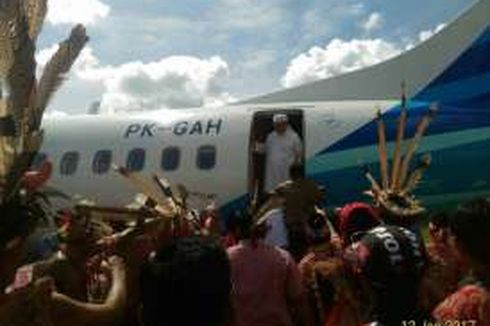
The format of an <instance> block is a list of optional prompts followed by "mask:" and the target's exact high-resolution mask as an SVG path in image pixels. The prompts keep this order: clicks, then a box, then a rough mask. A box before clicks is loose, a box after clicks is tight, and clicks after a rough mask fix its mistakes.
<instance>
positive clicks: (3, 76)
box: [0, 0, 88, 240]
mask: <svg viewBox="0 0 490 326" xmlns="http://www.w3.org/2000/svg"><path fill="white" fill-rule="evenodd" d="M46 11H47V0H5V1H1V2H0V87H1V88H0V89H1V98H0V209H2V214H1V216H0V227H1V228H3V229H5V228H6V227H7V226H9V225H14V224H23V223H25V221H22V218H20V217H19V216H15V215H16V214H15V213H8V212H6V210H5V209H4V208H8V207H17V206H29V203H30V201H31V200H32V197H33V196H32V195H33V194H32V193H29V190H32V189H29V185H26V184H25V177H24V175H25V173H26V171H27V170H28V169H29V167H30V166H31V164H32V161H33V158H34V156H35V155H36V154H37V152H38V151H39V149H40V147H41V144H42V140H43V132H42V130H41V129H40V127H41V120H42V116H43V113H44V111H45V109H46V107H47V105H48V103H49V101H50V99H51V98H52V96H53V94H54V92H55V91H56V90H57V89H58V88H59V87H60V85H61V83H62V82H63V79H64V76H65V74H66V73H67V72H68V70H69V69H70V67H71V66H72V64H73V63H74V61H75V59H76V58H77V56H78V55H79V54H80V51H81V50H82V48H83V46H84V45H85V43H86V42H87V40H88V37H87V36H86V33H85V28H84V27H83V26H81V25H78V26H76V27H75V28H73V30H72V32H71V35H70V37H69V38H68V39H67V40H66V41H64V42H63V43H61V44H60V45H59V48H58V50H57V52H56V53H55V54H54V56H53V57H52V58H51V60H50V61H49V62H48V63H47V64H46V66H45V69H44V73H43V74H42V76H41V78H40V80H39V82H37V81H36V76H35V72H36V62H35V58H34V54H35V49H36V46H35V43H36V40H37V37H38V34H39V32H40V31H41V27H42V25H43V22H44V18H45V15H46ZM14 211H15V209H14ZM21 215H22V214H21ZM31 215H36V214H31ZM2 219H3V221H2ZM7 219H17V220H16V221H14V222H12V223H10V222H8V221H7ZM4 231H5V230H4ZM0 240H2V239H0Z"/></svg>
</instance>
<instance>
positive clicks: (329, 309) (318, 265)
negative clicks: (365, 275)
mask: <svg viewBox="0 0 490 326" xmlns="http://www.w3.org/2000/svg"><path fill="white" fill-rule="evenodd" d="M337 224H338V231H339V237H340V243H337V244H336V246H334V248H333V250H334V252H335V253H336V254H335V255H333V256H330V257H327V258H326V259H318V260H317V261H315V263H314V264H313V270H314V273H312V272H310V275H312V276H314V277H315V278H314V281H315V282H313V284H314V286H315V287H316V288H317V290H316V291H317V293H316V294H315V298H316V300H317V310H321V309H323V316H321V314H319V317H318V318H317V319H318V320H322V323H323V325H328V326H335V325H356V324H358V323H359V322H361V321H363V320H364V318H365V316H366V315H367V313H368V312H367V311H368V309H367V308H366V307H365V305H364V304H363V299H362V297H361V296H362V292H361V291H360V289H359V284H357V279H356V277H355V276H354V275H352V273H351V272H350V270H349V269H348V268H347V266H346V264H345V261H344V258H343V251H344V249H345V248H346V247H348V246H349V245H350V244H351V243H353V242H355V241H357V240H359V239H360V238H361V237H362V236H363V235H364V234H365V233H366V232H367V231H369V230H370V229H371V228H373V227H375V226H377V225H379V224H380V220H379V216H378V215H377V211H376V210H375V209H374V208H373V207H372V206H370V205H368V204H365V203H359V202H354V203H350V204H347V205H345V206H344V207H342V208H341V209H339V210H338V213H337ZM310 281H311V279H310ZM318 303H320V304H318ZM319 307H320V309H319Z"/></svg>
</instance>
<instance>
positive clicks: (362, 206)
mask: <svg viewBox="0 0 490 326" xmlns="http://www.w3.org/2000/svg"><path fill="white" fill-rule="evenodd" d="M338 216H339V235H340V237H341V238H342V241H343V242H344V243H347V242H348V241H349V237H350V236H351V235H352V234H353V233H356V232H362V231H368V230H369V229H371V228H372V227H375V226H377V225H379V224H380V222H381V218H380V215H379V212H378V210H377V209H376V208H374V207H373V206H371V205H369V204H366V203H361V202H353V203H349V204H346V205H345V206H343V207H342V208H341V209H340V211H339V212H338ZM357 216H362V217H363V219H364V220H363V221H361V220H357V219H356V220H354V217H357Z"/></svg>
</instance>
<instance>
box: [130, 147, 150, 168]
mask: <svg viewBox="0 0 490 326" xmlns="http://www.w3.org/2000/svg"><path fill="white" fill-rule="evenodd" d="M145 161H146V152H145V150H144V149H143V148H134V149H132V150H131V151H130V152H129V154H128V157H127V159H126V168H127V169H128V170H129V171H133V172H138V171H141V170H143V169H144V168H145Z"/></svg>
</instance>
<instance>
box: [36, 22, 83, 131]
mask: <svg viewBox="0 0 490 326" xmlns="http://www.w3.org/2000/svg"><path fill="white" fill-rule="evenodd" d="M87 41H88V37H87V35H86V31H85V27H83V26H82V25H77V26H76V27H74V28H73V29H72V31H71V35H70V37H69V38H68V39H67V40H65V41H64V42H62V43H61V44H60V46H59V49H58V51H57V52H56V53H55V55H54V56H53V57H52V58H51V60H50V61H49V62H48V64H47V65H46V68H45V69H44V73H43V75H42V77H41V79H40V81H39V84H38V91H37V94H38V96H37V101H36V106H35V110H36V112H35V120H34V121H35V126H39V125H40V123H41V117H42V113H43V112H44V110H45V109H46V107H47V105H48V103H49V101H50V99H51V97H52V96H53V94H54V92H55V91H56V90H57V89H58V88H59V87H60V86H61V84H62V82H63V80H64V76H65V75H66V73H67V72H68V71H69V70H70V68H71V66H72V65H73V63H74V62H75V60H76V58H77V57H78V55H79V54H80V52H81V51H82V49H83V47H84V46H85V44H86V43H87Z"/></svg>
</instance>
